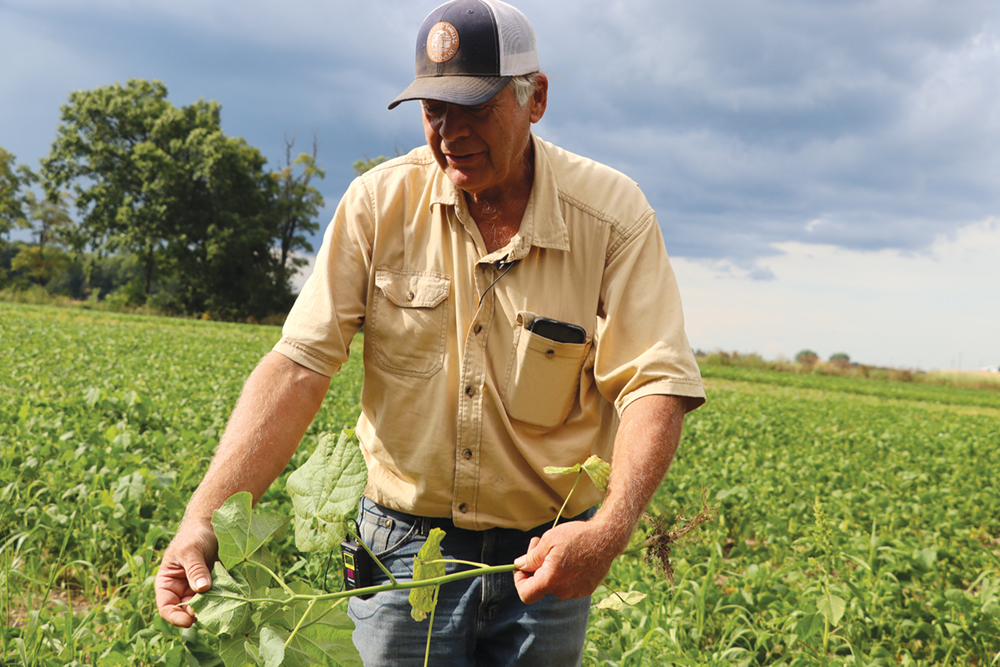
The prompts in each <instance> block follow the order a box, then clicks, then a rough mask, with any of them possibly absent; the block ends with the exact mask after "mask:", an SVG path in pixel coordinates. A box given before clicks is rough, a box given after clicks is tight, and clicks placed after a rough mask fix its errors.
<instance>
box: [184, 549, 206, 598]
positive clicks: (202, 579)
mask: <svg viewBox="0 0 1000 667" xmlns="http://www.w3.org/2000/svg"><path fill="white" fill-rule="evenodd" d="M184 573H185V575H187V580H188V585H189V586H190V587H191V590H193V591H194V592H196V593H204V592H205V591H207V590H208V589H209V588H211V587H212V575H211V573H210V572H209V571H208V565H206V564H205V561H204V560H203V559H202V558H200V557H198V558H195V559H193V560H191V561H188V562H186V563H184Z"/></svg>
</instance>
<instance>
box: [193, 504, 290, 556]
mask: <svg viewBox="0 0 1000 667" xmlns="http://www.w3.org/2000/svg"><path fill="white" fill-rule="evenodd" d="M287 523H288V519H286V518H285V517H282V516H277V515H274V514H256V513H254V511H253V497H252V496H251V495H250V494H249V493H247V492H245V491H243V492H241V493H236V494H234V495H233V496H232V497H230V498H229V499H228V500H226V502H224V503H223V504H222V507H220V508H219V509H217V510H215V512H213V513H212V526H213V527H214V528H215V535H216V537H218V538H219V560H221V561H222V564H223V565H225V566H226V567H227V568H232V567H233V566H235V565H236V564H237V563H241V562H243V561H245V560H246V559H247V558H249V557H250V556H251V555H252V554H253V553H254V552H255V551H257V550H258V549H260V547H261V546H263V544H264V542H265V541H267V540H268V539H269V538H271V537H272V536H275V535H276V534H277V533H278V532H279V531H280V530H282V529H283V528H284V527H285V525H286V524H287Z"/></svg>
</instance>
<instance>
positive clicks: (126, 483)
mask: <svg viewBox="0 0 1000 667" xmlns="http://www.w3.org/2000/svg"><path fill="white" fill-rule="evenodd" d="M145 493H146V482H145V481H144V480H143V478H142V473H141V472H139V471H136V472H133V473H132V474H130V475H124V476H122V477H119V478H118V483H117V485H116V486H115V494H114V496H113V498H114V501H115V502H116V503H123V504H124V503H125V502H133V503H134V502H139V501H140V500H142V496H143V494H145Z"/></svg>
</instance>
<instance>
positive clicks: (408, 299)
mask: <svg viewBox="0 0 1000 667" xmlns="http://www.w3.org/2000/svg"><path fill="white" fill-rule="evenodd" d="M415 298H416V295H415V294H414V293H413V292H410V293H409V294H407V295H406V300H407V301H413V299H415Z"/></svg>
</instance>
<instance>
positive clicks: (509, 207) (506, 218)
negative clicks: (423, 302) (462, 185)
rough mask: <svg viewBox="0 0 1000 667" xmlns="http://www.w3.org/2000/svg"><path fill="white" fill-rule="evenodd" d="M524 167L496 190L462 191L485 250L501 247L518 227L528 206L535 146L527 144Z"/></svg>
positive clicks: (515, 232) (490, 250)
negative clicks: (519, 173)
mask: <svg viewBox="0 0 1000 667" xmlns="http://www.w3.org/2000/svg"><path fill="white" fill-rule="evenodd" d="M524 159H525V168H524V169H523V170H522V173H521V177H520V178H519V179H518V180H517V181H516V182H515V183H514V184H508V185H507V186H505V187H503V188H498V189H497V190H496V191H486V192H479V193H470V192H465V193H464V195H465V203H466V204H467V205H468V207H469V213H470V214H471V215H472V219H473V220H475V222H476V226H477V227H478V228H479V233H480V234H481V235H482V237H483V241H485V242H486V250H487V252H494V251H495V250H499V249H500V248H502V247H504V246H505V245H507V244H508V243H510V240H511V239H512V238H514V236H516V235H517V232H518V231H519V230H520V229H521V219H522V218H523V217H524V211H525V210H526V209H527V208H528V199H530V197H531V186H532V183H533V182H534V180H535V155H534V147H533V146H531V144H529V148H528V150H526V151H525V154H524Z"/></svg>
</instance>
